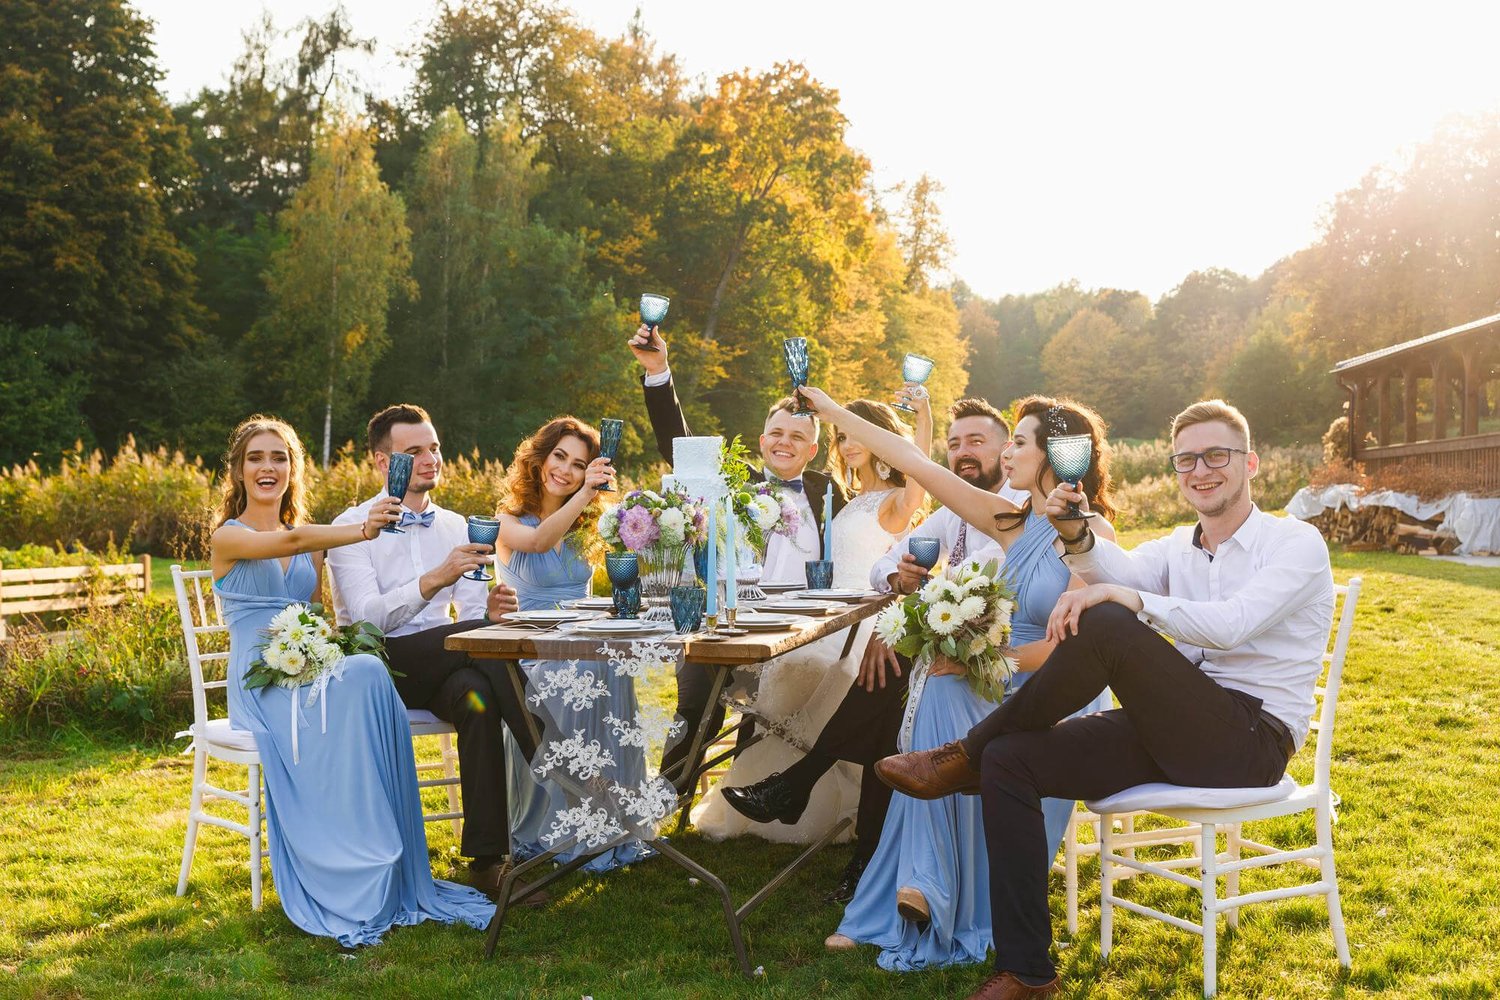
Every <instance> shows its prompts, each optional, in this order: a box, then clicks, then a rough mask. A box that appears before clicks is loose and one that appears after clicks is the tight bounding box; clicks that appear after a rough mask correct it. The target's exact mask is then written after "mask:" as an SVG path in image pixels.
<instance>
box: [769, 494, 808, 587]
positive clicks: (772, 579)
mask: <svg viewBox="0 0 1500 1000" xmlns="http://www.w3.org/2000/svg"><path fill="white" fill-rule="evenodd" d="M785 492H786V495H787V496H789V497H791V498H792V503H793V505H795V506H796V508H797V513H798V514H799V515H801V520H800V521H799V522H798V524H797V534H796V536H795V537H792V538H788V537H786V536H785V535H772V536H771V537H770V539H769V540H768V541H767V542H766V561H765V565H763V566H762V567H761V571H760V578H761V579H762V580H764V581H766V582H767V583H804V584H805V583H806V582H807V566H806V563H807V561H808V560H809V559H822V558H823V539H821V538H819V537H818V525H817V522H815V521H814V520H813V512H812V507H811V506H810V505H809V504H808V502H807V491H806V490H805V489H804V490H803V491H802V492H801V493H798V492H797V491H796V490H786V491H785Z"/></svg>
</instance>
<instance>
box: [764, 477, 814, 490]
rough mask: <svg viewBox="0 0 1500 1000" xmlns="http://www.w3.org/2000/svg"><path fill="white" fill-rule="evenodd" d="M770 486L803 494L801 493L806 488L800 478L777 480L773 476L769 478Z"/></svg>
mask: <svg viewBox="0 0 1500 1000" xmlns="http://www.w3.org/2000/svg"><path fill="white" fill-rule="evenodd" d="M771 485H772V486H780V487H781V488H782V489H787V490H791V491H792V492H793V493H803V492H805V491H806V487H805V486H803V485H802V480H801V479H800V478H799V479H777V478H776V477H775V476H772V477H771Z"/></svg>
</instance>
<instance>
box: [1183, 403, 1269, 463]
mask: <svg viewBox="0 0 1500 1000" xmlns="http://www.w3.org/2000/svg"><path fill="white" fill-rule="evenodd" d="M1213 421H1218V422H1219V423H1221V424H1228V425H1229V426H1230V427H1233V428H1234V429H1235V430H1237V431H1239V432H1240V435H1241V436H1242V437H1243V438H1244V439H1245V450H1246V451H1249V450H1250V421H1248V420H1246V419H1245V415H1244V414H1243V413H1241V412H1240V411H1239V410H1238V409H1236V408H1235V407H1234V406H1232V405H1231V404H1229V403H1226V402H1224V400H1222V399H1200V400H1199V401H1198V402H1196V403H1194V404H1193V405H1192V406H1189V407H1188V408H1187V409H1185V410H1183V411H1182V412H1181V413H1179V414H1177V416H1175V417H1173V418H1172V440H1173V441H1176V440H1177V435H1178V434H1180V433H1181V432H1182V431H1183V430H1185V429H1186V428H1188V427H1191V426H1193V425H1194V424H1207V423H1211V422H1213Z"/></svg>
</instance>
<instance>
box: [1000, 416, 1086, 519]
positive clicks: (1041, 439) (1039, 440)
mask: <svg viewBox="0 0 1500 1000" xmlns="http://www.w3.org/2000/svg"><path fill="white" fill-rule="evenodd" d="M1012 412H1014V413H1015V415H1016V424H1017V425H1018V426H1019V425H1020V423H1021V421H1022V420H1024V419H1025V418H1026V417H1036V420H1037V430H1036V445H1037V447H1038V448H1040V449H1042V451H1043V452H1044V453H1045V452H1046V450H1047V438H1048V436H1050V434H1051V432H1052V427H1051V425H1052V424H1053V423H1054V422H1055V423H1058V424H1060V425H1061V427H1062V429H1063V430H1065V431H1066V432H1067V433H1069V434H1087V435H1088V436H1089V439H1090V440H1091V441H1092V442H1093V446H1094V459H1093V461H1092V462H1091V463H1090V464H1089V471H1088V474H1087V475H1085V476H1084V477H1083V495H1084V496H1086V497H1088V498H1089V510H1092V511H1097V512H1098V513H1099V515H1100V516H1102V517H1105V518H1108V519H1110V520H1114V516H1115V505H1114V489H1115V487H1114V482H1113V480H1111V479H1110V475H1109V462H1110V456H1111V454H1112V452H1111V450H1110V447H1109V438H1108V436H1107V435H1108V432H1109V425H1108V424H1106V423H1105V422H1104V418H1103V417H1101V416H1099V414H1098V413H1096V412H1095V411H1094V410H1093V409H1092V408H1090V407H1087V406H1084V405H1083V404H1082V403H1079V402H1076V401H1074V400H1071V399H1054V398H1053V397H1051V396H1027V397H1026V398H1025V399H1022V400H1020V401H1018V402H1017V403H1016V404H1015V406H1014V407H1013V408H1012ZM1044 474H1045V475H1050V474H1051V468H1050V466H1049V467H1047V468H1046V469H1044ZM1030 513H1031V503H1030V502H1029V501H1028V502H1027V504H1026V506H1025V507H1023V508H1022V509H1021V511H1020V512H1018V513H1017V514H997V515H996V518H995V519H996V521H997V522H998V521H1000V519H1002V518H1004V519H1005V520H1006V521H1011V520H1012V519H1014V518H1017V517H1020V518H1022V519H1024V518H1025V516H1026V515H1027V514H1030ZM1001 526H1002V527H1008V526H1009V525H1005V524H1002V525H1001Z"/></svg>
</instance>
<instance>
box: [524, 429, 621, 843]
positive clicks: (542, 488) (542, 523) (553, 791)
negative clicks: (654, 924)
mask: <svg viewBox="0 0 1500 1000" xmlns="http://www.w3.org/2000/svg"><path fill="white" fill-rule="evenodd" d="M614 478H615V472H614V469H613V468H612V467H611V465H610V461H609V459H607V458H602V457H600V455H599V432H598V431H597V430H595V429H594V428H593V427H590V426H589V425H588V424H586V423H584V422H583V421H581V420H579V419H577V418H576V417H566V416H565V417H557V418H555V419H552V420H549V421H548V422H547V423H545V424H543V425H542V426H541V427H540V428H538V429H537V430H536V432H535V433H533V434H532V435H531V436H530V437H528V438H527V439H526V440H524V441H522V442H521V443H520V445H519V446H517V448H516V455H515V458H514V459H512V460H511V464H510V470H509V472H508V473H507V474H506V478H505V487H504V494H503V498H502V500H501V501H500V508H499V511H498V515H499V518H500V537H499V540H498V541H497V542H496V545H495V550H496V553H497V557H498V558H497V562H498V567H499V573H500V577H501V578H502V579H503V580H505V582H506V583H508V584H510V585H511V586H512V587H514V588H515V589H516V596H517V599H518V600H519V601H520V604H521V610H522V611H537V610H545V609H550V608H555V607H557V606H559V605H560V604H562V603H563V602H565V601H572V600H575V599H577V598H580V597H586V596H587V595H588V592H589V580H590V579H591V578H592V576H593V568H592V566H590V564H589V555H590V554H591V553H592V552H593V551H595V550H596V549H597V547H598V543H597V539H598V532H597V531H596V530H595V526H596V524H597V523H598V520H599V507H600V501H599V493H598V490H599V487H601V486H613V484H614ZM521 666H522V668H523V669H524V670H525V671H526V673H527V675H528V677H530V678H531V679H532V685H533V687H535V686H536V684H537V679H538V678H540V677H542V676H543V675H544V673H545V672H546V671H548V670H556V669H560V668H563V667H565V666H566V663H564V662H563V661H557V660H523V661H522V662H521ZM576 669H577V670H579V671H586V670H591V671H593V674H594V676H595V677H596V678H599V679H602V680H603V681H604V683H605V684H606V686H607V687H608V688H609V697H608V699H607V702H606V704H605V705H604V706H596V707H593V708H587V709H584V710H583V711H576V710H574V709H572V708H570V707H568V706H567V705H566V704H564V700H563V699H562V697H560V696H558V695H549V696H547V697H546V698H545V699H544V700H543V703H542V705H541V706H540V707H541V709H542V711H541V713H540V714H542V715H543V716H544V717H545V718H546V719H547V720H548V721H547V728H548V729H549V731H552V730H556V731H557V732H561V733H562V734H563V735H564V736H572V735H574V733H575V731H577V730H582V731H583V733H584V737H585V742H588V741H593V740H597V741H598V742H599V744H600V746H601V747H603V748H605V749H607V750H609V752H610V755H611V757H612V758H613V759H614V761H615V765H614V767H613V768H612V769H611V770H610V771H609V772H608V774H607V777H609V778H611V779H612V780H613V781H615V782H618V783H619V784H621V785H624V786H627V787H630V788H638V787H640V785H642V784H643V783H644V781H645V777H646V758H645V752H644V749H643V748H638V747H628V746H622V745H621V742H620V737H619V735H618V734H616V733H615V731H614V730H613V729H612V728H611V727H610V726H609V725H607V724H606V723H605V721H604V716H605V715H606V714H609V715H614V716H616V717H618V718H621V719H630V718H633V717H634V714H635V705H636V701H635V687H634V684H633V682H632V681H631V679H630V678H629V677H617V676H614V674H613V672H612V671H611V670H610V669H609V665H608V664H606V663H598V662H594V663H590V662H583V663H579V664H577V668H576ZM548 735H549V734H543V739H542V743H543V746H544V747H545V746H546V743H547V741H548ZM551 735H556V732H552V733H551ZM511 759H513V760H523V759H524V758H522V757H521V755H520V753H519V752H517V753H515V754H514V755H513V756H512V757H511ZM510 780H511V786H510V787H511V791H510V796H509V798H510V802H511V837H512V847H511V850H512V854H513V856H514V857H515V858H516V860H517V861H521V860H524V859H526V858H529V857H535V856H536V855H538V854H541V853H543V852H544V851H546V850H548V849H550V845H549V844H547V843H546V842H545V841H543V840H542V836H543V834H546V833H549V832H550V831H551V830H552V826H553V823H554V821H555V819H556V816H557V813H558V812H560V811H562V810H564V809H569V808H572V807H574V806H576V805H578V803H577V802H574V801H571V799H572V797H571V796H569V795H567V794H565V793H564V791H563V790H562V789H561V788H560V787H558V786H557V785H555V784H553V783H550V782H548V783H545V784H543V783H540V782H538V781H537V780H536V777H535V775H534V773H533V772H532V771H531V770H530V769H529V768H528V769H527V770H525V771H524V772H522V771H521V770H520V769H518V768H512V769H511V771H510ZM577 853H578V852H577V849H574V850H570V851H567V852H565V853H563V854H562V855H560V856H559V857H558V859H557V860H558V861H560V862H566V861H568V860H570V859H571V858H573V857H575V856H576V855H577ZM646 855H647V848H645V847H644V846H643V845H642V844H641V843H640V842H639V841H628V842H626V843H623V844H620V845H617V846H615V847H613V848H611V849H610V850H608V851H605V852H604V853H602V854H600V855H599V856H598V857H597V858H594V859H593V860H591V861H590V862H589V863H588V864H587V865H585V866H584V867H585V868H586V869H587V870H589V871H592V872H604V871H609V870H610V869H613V868H616V867H619V866H620V865H626V864H630V863H631V862H632V861H636V860H638V859H640V858H641V857H643V856H646Z"/></svg>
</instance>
